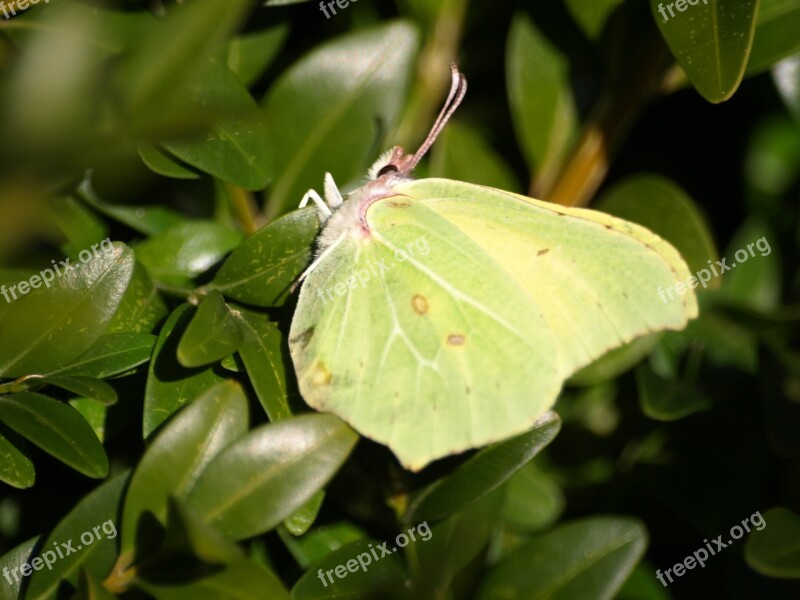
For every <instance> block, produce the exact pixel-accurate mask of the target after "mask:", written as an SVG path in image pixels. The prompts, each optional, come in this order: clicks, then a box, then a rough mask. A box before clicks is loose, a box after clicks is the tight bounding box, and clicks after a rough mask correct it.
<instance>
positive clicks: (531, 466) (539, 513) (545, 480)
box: [503, 462, 564, 532]
mask: <svg viewBox="0 0 800 600" xmlns="http://www.w3.org/2000/svg"><path fill="white" fill-rule="evenodd" d="M563 510H564V494H563V493H562V491H561V488H560V487H559V486H558V484H557V483H556V482H555V481H554V479H553V478H552V477H550V476H548V475H547V474H545V473H544V472H543V471H542V470H541V469H539V467H537V466H536V464H535V463H534V462H529V463H528V464H527V465H525V466H524V467H522V469H520V470H519V472H518V473H516V474H515V475H514V476H513V477H511V478H510V479H509V480H508V484H507V485H506V495H505V501H504V504H503V518H504V520H505V522H506V524H507V525H509V526H510V527H512V528H514V529H515V530H519V531H526V532H533V531H539V530H541V529H543V528H545V527H547V526H549V525H551V524H553V523H554V522H555V521H556V520H557V519H558V517H559V515H561V512H562V511H563Z"/></svg>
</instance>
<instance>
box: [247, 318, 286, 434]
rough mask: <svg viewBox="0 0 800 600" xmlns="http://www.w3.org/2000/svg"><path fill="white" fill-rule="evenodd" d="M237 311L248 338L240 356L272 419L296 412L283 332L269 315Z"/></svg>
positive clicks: (275, 419)
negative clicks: (289, 390)
mask: <svg viewBox="0 0 800 600" xmlns="http://www.w3.org/2000/svg"><path fill="white" fill-rule="evenodd" d="M237 311H238V313H239V314H238V319H239V327H240V328H241V331H242V335H243V338H244V339H243V341H242V346H241V348H240V349H239V356H241V358H242V361H243V362H244V366H245V369H246V370H247V374H248V375H249V376H250V383H252V385H253V388H254V389H255V390H256V395H257V396H258V400H259V401H260V402H261V406H263V407H264V410H265V411H266V413H267V416H268V417H269V420H270V421H271V422H273V423H276V422H278V421H280V420H282V419H287V418H289V417H290V416H291V415H292V412H291V409H290V408H289V400H288V396H287V392H286V374H287V373H289V372H291V367H290V366H289V365H288V361H287V360H286V359H287V357H286V355H285V352H284V346H283V336H282V335H281V332H280V331H279V330H278V326H277V325H276V324H275V323H272V322H270V320H269V318H268V317H267V316H266V315H262V314H259V313H256V312H253V311H250V310H246V309H244V308H241V307H239V308H238V309H237Z"/></svg>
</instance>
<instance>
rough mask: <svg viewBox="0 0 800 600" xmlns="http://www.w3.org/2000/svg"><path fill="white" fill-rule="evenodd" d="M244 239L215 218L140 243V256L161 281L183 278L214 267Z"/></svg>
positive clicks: (183, 224) (167, 231)
mask: <svg viewBox="0 0 800 600" xmlns="http://www.w3.org/2000/svg"><path fill="white" fill-rule="evenodd" d="M241 240H242V235H241V234H240V233H239V232H236V231H232V230H230V229H228V228H227V227H224V226H223V225H220V224H219V223H216V222H214V221H189V222H186V223H180V224H178V225H173V226H172V227H170V228H169V229H167V230H166V231H164V232H162V233H159V234H157V235H155V236H153V237H151V238H150V239H149V240H145V241H144V242H142V243H141V244H139V245H138V246H137V247H136V258H137V259H138V260H139V261H141V263H142V264H143V265H144V266H145V267H146V268H147V271H148V272H149V273H150V275H152V276H153V277H154V278H155V279H157V280H163V281H167V282H170V281H183V280H184V279H185V278H192V277H195V276H197V275H200V274H201V273H204V272H205V271H207V270H208V269H210V268H211V267H212V266H214V265H215V264H216V263H218V262H219V261H220V260H222V258H223V257H224V256H225V255H226V254H227V253H228V252H230V251H231V250H233V249H234V248H236V246H238V245H239V242H241Z"/></svg>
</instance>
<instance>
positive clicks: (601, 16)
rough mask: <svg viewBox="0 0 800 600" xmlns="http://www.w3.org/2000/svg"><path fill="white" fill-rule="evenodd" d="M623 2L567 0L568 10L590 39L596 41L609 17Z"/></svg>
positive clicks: (612, 0)
mask: <svg viewBox="0 0 800 600" xmlns="http://www.w3.org/2000/svg"><path fill="white" fill-rule="evenodd" d="M622 2H623V0H566V4H567V8H568V9H569V12H570V13H572V16H573V18H574V19H575V20H576V21H577V22H578V25H580V26H581V29H583V31H584V33H586V35H587V36H589V38H590V39H592V40H596V39H598V38H599V37H600V33H601V32H602V31H603V25H605V24H606V21H607V20H608V17H610V16H611V13H612V12H614V9H615V8H617V7H618V6H619V5H620V4H622Z"/></svg>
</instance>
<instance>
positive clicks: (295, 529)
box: [283, 490, 325, 535]
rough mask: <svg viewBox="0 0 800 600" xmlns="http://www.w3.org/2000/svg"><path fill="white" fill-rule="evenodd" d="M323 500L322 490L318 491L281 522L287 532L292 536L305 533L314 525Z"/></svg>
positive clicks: (323, 493)
mask: <svg viewBox="0 0 800 600" xmlns="http://www.w3.org/2000/svg"><path fill="white" fill-rule="evenodd" d="M324 500H325V492H324V491H323V490H319V491H318V492H317V493H316V494H314V495H313V496H311V498H310V499H309V500H308V502H306V503H305V504H303V506H301V507H300V508H298V509H297V510H296V511H295V512H293V513H292V514H291V515H289V516H288V517H287V518H286V520H285V521H284V522H283V524H284V525H285V526H286V529H287V531H289V533H291V534H292V535H303V534H304V533H306V532H307V531H308V529H309V528H310V527H311V526H312V525H313V524H314V521H315V520H316V518H317V515H318V514H319V509H320V508H321V507H322V502H323V501H324Z"/></svg>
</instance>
